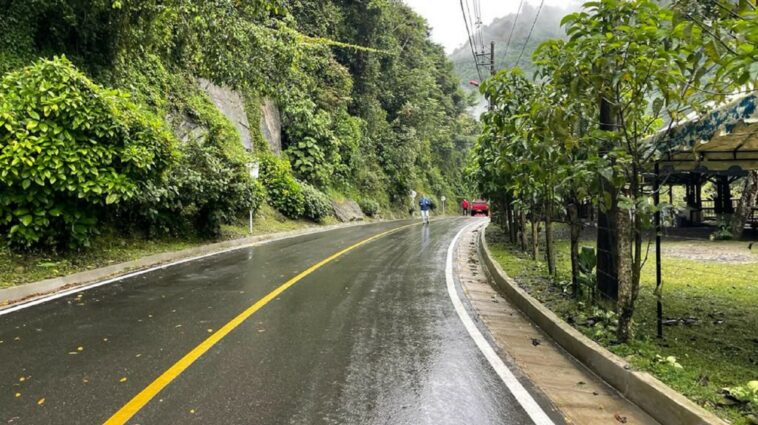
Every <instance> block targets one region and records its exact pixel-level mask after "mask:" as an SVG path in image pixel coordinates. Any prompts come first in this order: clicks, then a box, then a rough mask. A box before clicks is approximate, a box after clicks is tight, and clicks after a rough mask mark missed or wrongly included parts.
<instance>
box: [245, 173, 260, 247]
mask: <svg viewBox="0 0 758 425" xmlns="http://www.w3.org/2000/svg"><path fill="white" fill-rule="evenodd" d="M247 169H248V171H250V177H252V179H253V180H258V174H259V171H260V164H259V163H258V162H257V161H254V162H248V163H247ZM248 231H249V232H250V234H251V235H252V234H253V206H252V205H250V222H249V229H248Z"/></svg>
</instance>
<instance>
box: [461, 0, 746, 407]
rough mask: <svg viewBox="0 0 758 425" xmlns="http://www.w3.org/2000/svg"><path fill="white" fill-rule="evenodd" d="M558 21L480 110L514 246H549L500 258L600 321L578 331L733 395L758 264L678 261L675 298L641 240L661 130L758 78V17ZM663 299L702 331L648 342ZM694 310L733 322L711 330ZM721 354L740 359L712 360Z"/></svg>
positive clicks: (658, 14) (658, 7)
mask: <svg viewBox="0 0 758 425" xmlns="http://www.w3.org/2000/svg"><path fill="white" fill-rule="evenodd" d="M561 23H562V25H563V26H565V29H566V34H567V36H568V37H567V38H566V39H554V40H548V41H545V42H543V43H542V44H540V46H539V47H538V48H537V49H536V50H535V52H534V54H533V56H532V60H533V64H534V65H535V67H536V75H537V77H538V78H536V79H530V78H529V76H527V75H525V73H524V71H523V70H522V69H520V68H518V67H516V68H513V69H506V70H502V71H500V72H498V73H497V75H495V76H494V77H492V78H489V79H488V80H486V81H484V82H483V83H482V85H481V87H480V88H481V92H482V94H484V95H485V97H486V98H487V99H488V100H489V101H490V103H491V105H492V109H491V110H489V111H487V112H485V113H484V114H483V115H482V121H483V125H484V130H483V133H482V136H481V137H480V138H479V141H478V144H477V145H476V146H475V147H474V149H473V155H472V162H471V166H470V169H469V171H470V173H469V175H470V176H471V177H472V179H473V180H474V181H476V184H477V186H478V188H479V190H480V192H481V193H483V194H484V195H485V196H486V197H488V198H490V199H491V200H492V201H493V203H494V204H495V208H494V210H495V211H498V212H499V215H498V216H497V217H495V220H496V222H497V223H498V224H499V225H500V226H501V228H502V229H503V230H504V231H505V232H506V234H507V238H508V240H509V242H510V243H511V245H512V246H518V250H519V251H521V252H527V251H528V252H529V254H530V255H529V256H530V257H531V260H532V261H541V259H542V257H543V255H542V253H541V250H543V248H544V257H545V260H546V261H545V264H544V265H542V264H541V263H534V265H533V266H529V267H521V266H519V265H518V264H516V263H520V262H521V261H522V260H520V259H519V260H516V258H517V257H513V253H510V255H511V256H512V258H511V260H509V261H511V263H510V264H506V266H507V267H511V269H514V268H515V269H516V270H518V271H516V272H514V273H515V274H516V275H519V276H520V277H521V278H522V280H527V281H528V280H529V276H530V273H532V274H534V276H536V277H538V278H539V279H537V281H538V283H539V285H538V287H537V288H534V290H535V291H536V292H537V293H538V294H539V293H541V294H542V295H546V296H543V297H542V299H543V301H544V302H546V304H548V305H550V307H551V308H554V309H556V310H557V311H560V312H566V313H567V314H568V312H570V311H574V310H577V309H578V310H577V311H576V312H575V313H571V314H575V316H571V317H570V318H567V320H569V319H570V320H569V321H574V322H576V323H587V322H591V323H592V325H591V326H590V327H591V329H584V331H587V332H589V333H590V334H591V335H592V336H593V337H595V338H596V339H600V340H602V341H603V342H604V343H605V344H606V345H612V348H613V350H614V351H616V352H618V353H622V354H624V355H628V356H633V358H632V361H633V362H634V363H635V364H637V365H640V367H644V368H646V369H649V370H653V371H654V372H656V373H658V374H659V376H661V377H662V379H664V380H665V381H666V382H669V383H670V384H671V385H672V386H673V387H675V388H676V389H679V390H681V391H683V392H685V393H686V394H688V395H689V396H691V397H692V398H694V399H695V400H697V401H699V402H701V403H704V404H707V403H711V405H710V407H714V405H715V403H716V401H717V400H720V401H721V402H723V397H721V396H720V394H719V391H720V387H719V386H723V387H739V386H740V385H743V384H745V382H744V379H745V377H748V378H749V379H754V377H755V375H751V373H750V372H749V370H751V368H752V370H753V371H754V370H755V362H756V359H755V355H754V353H755V343H754V341H752V340H750V339H747V340H746V339H745V335H753V336H754V332H755V329H757V328H758V323H756V321H755V313H754V311H755V307H754V306H755V305H756V299H755V297H754V294H750V292H751V291H752V292H753V293H755V289H756V288H755V285H754V284H752V283H751V282H752V281H751V277H753V275H754V274H755V271H756V266H755V264H751V265H744V266H743V265H730V267H729V276H730V277H731V278H732V279H733V280H734V282H735V283H734V285H732V286H730V285H728V284H727V285H726V286H720V285H719V284H721V285H723V282H722V281H721V279H720V277H721V276H720V275H724V271H723V269H721V270H718V268H719V266H720V267H722V268H723V265H717V264H715V263H710V264H709V263H703V262H701V263H698V262H695V261H689V260H680V259H671V258H669V259H667V260H666V261H665V262H663V270H664V273H665V274H666V275H665V276H664V281H665V284H664V285H663V287H662V288H663V289H662V291H664V293H665V296H664V295H663V293H661V292H657V293H653V292H652V290H651V287H650V285H651V283H652V282H653V281H652V278H653V276H652V272H651V267H650V265H649V264H652V263H653V262H654V260H653V257H652V255H653V254H652V253H651V252H650V245H649V243H646V242H649V241H650V240H651V238H652V235H653V234H654V232H653V231H652V230H653V227H654V220H655V218H656V217H660V216H665V215H667V214H665V213H666V212H668V208H669V206H667V205H665V204H661V203H659V202H656V200H655V198H656V195H658V193H656V189H655V185H656V182H654V181H653V180H654V179H653V177H652V172H653V169H654V164H655V163H656V161H658V160H659V159H661V158H663V157H664V155H665V154H666V153H667V152H668V151H669V149H671V147H670V146H668V145H667V143H665V142H666V139H665V138H666V137H667V136H668V135H670V134H671V132H672V129H673V128H674V125H675V123H677V122H681V121H683V120H684V119H685V118H686V116H687V114H689V113H691V112H695V113H701V114H702V113H704V112H706V111H707V110H708V109H709V108H711V107H712V105H713V104H714V103H718V102H721V101H723V100H724V98H725V96H726V94H727V93H731V92H734V91H735V90H740V89H741V88H742V87H743V86H744V85H745V84H746V83H753V84H754V83H755V82H756V79H757V78H758V67H756V66H753V65H754V64H756V63H758V52H756V51H755V49H754V48H753V47H750V46H748V44H750V43H752V42H753V41H755V40H753V39H754V38H755V37H756V36H758V12H756V10H755V5H754V4H751V3H750V2H739V3H734V4H733V3H729V4H728V5H727V4H710V5H707V4H703V2H694V1H689V0H679V1H674V2H670V3H666V4H665V5H664V4H661V3H659V2H656V1H652V0H633V1H619V0H600V1H592V2H587V3H586V4H585V5H584V9H583V10H582V11H581V12H577V13H573V14H570V15H568V16H566V17H565V18H564V19H563V20H562V22H561ZM751 40H752V41H751ZM735 63H739V64H740V65H739V66H735ZM662 141H663V142H662ZM582 210H583V211H584V212H589V211H590V210H593V211H597V221H596V223H595V224H596V225H597V229H598V235H597V236H596V237H597V246H593V247H591V248H588V249H581V250H580V245H581V244H582V241H581V240H580V236H581V230H582V225H583V223H582V221H581V218H580V212H581V211H582ZM747 211H749V209H748V210H747ZM557 220H562V221H565V222H566V223H567V229H566V231H567V235H566V239H568V246H566V243H565V242H564V241H561V242H556V238H557V236H558V235H556V231H555V229H554V228H555V227H556V226H555V225H554V222H555V221H557ZM725 229H726V225H725ZM726 231H728V230H725V232H726ZM543 234H544V239H543V238H541V236H540V235H543ZM716 236H718V235H716ZM702 243H703V244H706V243H711V242H707V241H703V242H702ZM593 245H594V244H593ZM710 246H716V245H710ZM509 261H506V263H508V262H509ZM646 265H647V266H646ZM543 268H544V269H543ZM524 270H526V271H524ZM708 273H710V274H708ZM543 274H547V276H549V277H550V278H549V279H547V280H545V277H544V276H543ZM752 280H753V281H754V280H755V279H754V278H753V279H752ZM527 285H528V284H527ZM730 288H731V289H730ZM659 299H660V300H661V301H662V300H665V303H664V305H665V306H666V310H665V311H666V314H681V315H682V316H680V317H684V318H685V319H684V322H685V323H689V322H691V321H692V320H688V319H687V317H689V316H684V315H692V316H698V317H699V318H700V320H699V322H698V327H697V329H698V330H699V331H702V332H705V335H703V334H699V335H696V333H695V332H692V333H687V330H681V329H679V328H677V329H675V330H672V331H671V333H672V334H673V335H668V336H667V339H666V340H665V342H660V341H654V340H652V338H654V337H655V336H656V332H655V328H654V324H655V323H656V321H655V320H653V319H654V318H655V315H654V310H653V309H654V307H655V305H654V304H655V301H657V300H659ZM553 304H554V305H553ZM671 304H673V305H671ZM580 306H583V307H582V308H579V307H580ZM687 309H690V310H687ZM696 309H701V310H700V311H697V310H696ZM751 309H752V317H750V316H751V314H750V312H751ZM700 312H702V314H703V315H708V314H711V315H714V316H716V318H713V319H712V321H714V322H718V321H719V320H722V319H720V318H718V315H720V314H730V319H729V320H726V319H724V321H722V322H721V323H717V324H716V325H713V326H710V325H708V323H707V321H708V320H709V319H707V318H705V317H702V315H700ZM732 317H734V318H736V319H734V321H732V320H733V319H732ZM724 323H727V325H726V326H719V325H721V324H724ZM579 327H580V328H581V327H582V326H579ZM751 338H752V336H751ZM611 342H612V344H611ZM663 344H668V345H667V346H666V345H663ZM701 345H707V346H708V347H709V348H707V349H703V348H702V347H701ZM724 355H726V356H728V358H729V361H730V362H731V363H727V362H725V361H724V360H723V359H718V358H717V357H719V356H724ZM713 365H718V367H715V368H711V369H709V368H708V367H709V366H713ZM679 366H683V367H682V368H680V367H679ZM694 383H697V385H695V386H693V384H694ZM690 387H692V388H690ZM717 387H718V389H717ZM740 394H742V393H741V392H740ZM740 406H744V404H741V405H740ZM716 410H717V411H718V412H719V413H723V414H725V415H727V416H729V417H731V418H736V417H737V416H739V415H740V414H743V415H748V414H750V411H749V410H748V409H745V408H740V407H738V408H736V409H725V410H720V409H716ZM740 420H743V421H744V420H747V419H740Z"/></svg>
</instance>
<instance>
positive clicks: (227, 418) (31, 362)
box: [0, 219, 531, 425]
mask: <svg viewBox="0 0 758 425" xmlns="http://www.w3.org/2000/svg"><path fill="white" fill-rule="evenodd" d="M468 223H471V220H470V219H469V220H462V219H446V220H440V221H435V222H433V223H432V224H430V225H429V226H421V225H417V226H412V227H408V228H405V229H402V230H399V231H397V232H395V233H391V234H389V235H387V236H384V237H382V238H381V239H377V240H374V241H372V242H370V243H367V244H365V245H362V246H360V247H358V248H356V249H355V250H353V251H350V252H349V253H347V254H345V255H344V256H341V257H339V258H337V259H336V260H334V261H332V262H330V263H327V264H325V265H324V266H323V267H321V268H319V269H318V270H316V271H314V272H313V273H312V274H310V275H308V276H306V277H305V278H304V279H302V280H301V281H299V282H298V283H297V284H296V285H295V286H293V287H291V288H290V289H288V290H287V291H286V292H284V293H282V294H281V295H280V296H279V297H278V298H276V299H275V300H274V301H272V302H270V303H269V304H267V305H266V306H265V307H263V308H262V309H261V310H260V311H258V312H257V313H255V314H254V315H253V316H251V317H250V318H248V319H247V320H246V321H245V322H244V323H243V324H241V325H240V326H239V327H238V328H236V329H235V330H234V331H232V332H231V333H230V334H229V335H227V336H226V338H224V339H223V340H221V341H220V342H219V343H218V344H216V345H215V346H213V347H212V348H211V349H210V350H209V351H208V352H206V353H205V354H204V355H203V356H202V357H201V358H200V359H199V360H197V361H196V362H195V363H194V364H192V365H191V366H190V367H189V368H188V369H187V370H186V371H185V372H184V373H183V374H181V375H180V376H178V377H177V378H176V379H175V380H174V381H173V382H172V383H171V384H169V385H168V386H167V387H166V388H165V389H164V390H163V391H161V392H160V393H158V394H157V395H156V396H155V397H154V398H153V399H152V400H151V401H150V402H149V403H148V404H147V405H146V406H145V407H144V408H142V409H141V410H140V411H139V412H138V413H137V414H136V415H135V416H133V417H132V419H131V420H130V421H129V422H128V423H130V424H143V425H144V424H184V423H198V424H482V425H484V424H514V425H515V424H528V423H531V422H530V421H529V419H528V417H527V415H526V413H525V412H524V411H523V410H522V409H521V407H519V406H518V403H517V402H516V401H515V399H514V398H513V396H512V395H510V393H509V392H508V390H507V389H506V387H505V386H504V385H503V383H502V382H501V381H500V380H499V378H498V376H497V375H496V374H495V372H494V371H493V370H492V368H491V366H490V365H489V364H488V363H487V361H486V360H485V359H484V357H483V356H482V355H481V353H480V352H479V351H478V349H477V347H476V346H475V344H474V343H473V341H472V340H471V338H470V337H469V335H468V334H467V333H466V331H465V329H464V327H463V325H462V324H461V322H460V319H459V318H458V317H457V316H456V314H455V312H454V309H453V306H452V304H451V302H450V299H449V297H448V294H447V292H446V290H445V274H444V267H445V254H446V251H447V248H448V246H449V244H450V242H451V241H452V239H453V237H454V236H455V234H456V233H457V232H458V230H460V229H461V228H462V227H464V226H465V225H466V224H468ZM404 224H408V223H407V222H406V223H380V224H372V225H367V226H359V227H353V228H347V229H341V230H336V231H330V232H325V233H320V234H314V235H307V236H302V237H298V238H293V239H287V240H282V241H278V242H272V243H269V244H266V245H261V246H258V247H254V248H248V249H242V250H238V251H234V252H231V253H226V254H221V255H217V256H213V257H208V258H205V259H202V260H199V261H196V262H192V263H186V264H182V265H178V266H174V267H170V268H167V269H163V270H159V271H155V272H152V273H148V274H144V275H141V276H137V277H133V278H130V279H126V280H123V281H120V282H117V283H113V284H110V285H106V286H103V287H99V288H95V289H92V290H89V291H85V292H80V293H79V294H77V295H71V296H69V297H66V298H61V299H58V300H54V301H50V302H48V303H45V304H41V305H38V306H34V307H31V308H28V309H25V310H21V311H18V312H15V313H12V314H9V315H5V316H0V341H2V342H1V343H0V365H1V366H0V388H1V389H2V390H1V391H0V423H3V424H5V423H13V424H79V423H82V424H97V423H102V422H104V421H105V420H107V419H108V418H109V417H110V416H111V415H112V414H113V413H114V412H116V411H118V410H119V409H120V408H121V407H122V406H123V405H124V404H125V403H127V402H128V401H129V400H130V399H131V398H132V397H134V396H135V395H136V394H137V393H139V392H140V391H141V390H142V389H143V388H145V387H146V386H147V385H149V384H150V383H151V382H152V381H153V380H155V379H156V378H157V377H158V376H159V375H160V374H161V373H162V372H164V371H165V370H166V369H168V368H169V367H170V366H171V365H172V364H174V363H175V362H176V361H177V360H179V359H180V358H181V357H182V356H184V355H185V354H186V353H187V352H189V351H190V350H192V349H193V348H194V347H195V346H197V345H198V344H199V343H200V342H202V341H203V340H204V339H206V338H207V337H208V336H209V335H210V334H211V333H212V332H213V331H215V330H217V329H219V328H220V327H221V326H223V325H224V324H225V323H227V322H228V321H229V320H231V319H232V318H234V317H235V316H237V315H238V314H239V313H240V312H241V311H243V310H245V309H246V308H248V307H249V306H250V305H252V304H254V303H255V302H256V301H258V300H259V299H260V298H262V297H263V296H264V295H266V294H267V293H269V292H270V291H272V290H273V289H275V288H276V287H278V286H279V285H281V284H282V283H283V282H285V281H287V280H288V279H290V278H292V277H293V276H295V275H297V274H298V273H300V272H301V271H303V270H305V269H307V268H308V267H310V266H311V265H313V264H314V263H316V262H318V261H320V260H322V259H323V258H325V257H327V256H329V255H331V254H332V253H334V252H337V251H339V250H341V249H344V248H345V247H348V246H350V245H352V244H355V243H356V242H359V241H361V240H363V239H366V238H367V237H370V236H373V235H375V234H377V233H380V232H383V231H386V230H388V229H391V228H394V227H399V226H401V225H404ZM43 399H44V400H43Z"/></svg>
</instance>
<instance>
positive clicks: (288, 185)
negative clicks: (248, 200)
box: [260, 154, 305, 218]
mask: <svg viewBox="0 0 758 425" xmlns="http://www.w3.org/2000/svg"><path fill="white" fill-rule="evenodd" d="M260 166H261V169H260V172H261V181H262V182H263V185H264V186H265V187H266V193H267V194H268V202H269V204H270V205H271V206H272V207H274V208H276V209H277V210H278V211H279V212H280V213H282V214H284V215H285V216H287V217H289V218H299V217H302V216H303V213H304V212H305V199H304V196H303V189H302V188H301V187H300V184H299V183H298V182H297V180H295V177H294V176H293V175H292V169H291V168H290V164H289V162H288V161H287V160H286V159H283V158H279V157H276V156H274V155H272V154H264V155H262V156H261V157H260Z"/></svg>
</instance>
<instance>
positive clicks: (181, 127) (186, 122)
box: [166, 114, 208, 143]
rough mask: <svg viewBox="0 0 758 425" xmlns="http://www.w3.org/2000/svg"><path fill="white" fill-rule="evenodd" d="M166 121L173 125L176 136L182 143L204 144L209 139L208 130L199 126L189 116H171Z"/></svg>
mask: <svg viewBox="0 0 758 425" xmlns="http://www.w3.org/2000/svg"><path fill="white" fill-rule="evenodd" d="M166 121H167V122H169V123H171V124H172V128H173V129H174V134H175V135H176V137H177V138H178V139H179V140H181V141H182V143H187V142H189V141H193V142H204V141H205V140H206V139H207V138H208V129H207V128H205V127H203V126H201V125H200V124H198V123H197V122H196V121H195V120H194V119H192V117H190V116H189V115H187V114H182V115H181V116H178V117H174V115H171V114H169V115H168V116H167V117H166Z"/></svg>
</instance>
